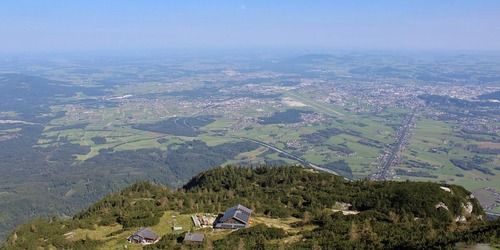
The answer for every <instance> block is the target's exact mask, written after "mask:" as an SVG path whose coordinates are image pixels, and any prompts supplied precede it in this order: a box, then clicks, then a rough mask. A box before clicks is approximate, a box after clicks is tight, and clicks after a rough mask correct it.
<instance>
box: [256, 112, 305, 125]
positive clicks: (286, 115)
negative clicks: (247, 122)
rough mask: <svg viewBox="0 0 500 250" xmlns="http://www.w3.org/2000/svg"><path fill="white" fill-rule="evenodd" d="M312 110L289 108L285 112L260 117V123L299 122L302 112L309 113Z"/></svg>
mask: <svg viewBox="0 0 500 250" xmlns="http://www.w3.org/2000/svg"><path fill="white" fill-rule="evenodd" d="M309 113H312V112H311V111H305V110H300V109H287V110H285V111H283V112H276V113H274V114H273V115H272V116H270V117H259V120H260V121H259V123H260V124H264V125H267V124H281V123H285V124H286V123H297V122H301V121H302V114H309Z"/></svg>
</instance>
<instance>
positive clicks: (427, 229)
mask: <svg viewBox="0 0 500 250" xmlns="http://www.w3.org/2000/svg"><path fill="white" fill-rule="evenodd" d="M447 187H448V188H449V189H450V191H451V192H447V191H445V190H443V189H441V185H439V184H435V183H423V182H391V181H387V182H375V181H369V180H360V181H352V182H349V181H345V180H344V179H343V178H341V177H338V176H334V175H330V174H326V173H317V172H313V171H311V170H307V169H303V168H301V167H296V166H291V167H273V168H271V167H257V168H243V167H232V166H228V167H222V168H217V169H213V170H209V171H207V172H204V173H202V174H199V175H198V176H196V177H194V178H193V179H192V180H191V181H189V182H188V183H187V184H186V185H185V186H184V187H183V188H182V189H179V190H171V189H168V188H166V187H163V186H160V185H155V184H152V183H149V182H138V183H136V184H134V185H132V186H130V187H128V188H126V189H124V190H122V191H121V192H119V193H115V194H111V195H109V196H107V197H105V198H104V199H102V200H100V201H99V202H97V203H95V204H94V205H92V206H91V207H89V208H88V209H87V210H85V211H83V212H81V213H79V214H77V215H75V216H74V218H73V219H72V220H51V221H44V220H37V221H34V222H33V223H31V224H27V225H23V226H21V227H19V228H18V229H17V230H16V232H15V233H14V234H12V235H11V236H10V237H9V239H8V241H7V243H6V245H5V247H6V248H7V249H17V248H28V246H32V245H37V244H39V245H40V246H51V245H53V246H55V245H58V246H63V248H70V249H71V248H74V249H76V248H77V247H78V246H80V245H77V244H83V245H84V246H89V248H92V247H93V246H97V245H98V244H100V243H102V242H96V241H90V240H85V241H79V242H75V243H70V242H69V241H66V240H65V239H64V237H63V235H64V234H65V233H67V232H69V231H71V230H72V229H75V228H93V227H96V226H97V225H110V224H115V223H120V224H122V225H123V226H124V227H125V228H127V227H139V226H148V225H154V224H156V223H158V219H159V218H160V216H161V215H162V212H163V211H166V210H176V211H179V212H181V213H192V212H223V211H224V210H225V209H226V208H227V207H229V206H233V205H234V204H236V203H241V204H244V205H246V206H248V207H250V208H252V209H253V210H254V211H255V213H256V214H260V215H267V216H270V217H275V218H284V217H289V216H294V217H297V218H301V222H299V223H296V224H295V225H293V226H294V227H297V229H300V228H304V226H311V228H312V229H311V230H306V231H300V230H299V231H300V232H296V231H293V232H285V231H283V230H282V229H276V228H268V227H265V226H263V225H256V226H254V227H251V228H248V229H245V230H239V231H236V232H233V233H231V234H229V235H228V236H226V237H224V238H223V239H220V240H215V241H214V242H211V241H209V240H208V241H207V242H206V243H205V245H204V246H200V247H207V246H206V244H210V247H212V248H213V249H234V248H235V247H238V248H240V249H278V248H279V247H280V246H281V245H283V242H285V241H284V240H285V239H288V240H287V242H288V246H287V247H288V248H290V249H311V248H315V247H319V248H318V249H429V248H449V247H451V246H453V245H454V244H455V243H457V242H469V243H473V242H490V243H498V239H499V238H498V231H499V229H500V227H499V222H498V221H496V222H491V223H488V222H484V221H482V220H479V218H478V217H479V216H484V213H483V211H482V209H481V207H480V206H479V204H478V203H477V200H476V199H474V198H471V197H470V193H469V192H468V191H467V190H465V189H463V188H462V187H460V186H455V185H447ZM338 202H347V203H350V204H352V209H354V210H358V211H360V213H359V214H357V215H342V214H341V213H339V212H336V210H334V209H335V208H337V207H338ZM439 202H442V203H444V204H446V206H447V209H444V208H436V207H435V205H436V204H438V203H439ZM467 202H470V203H471V204H472V206H473V211H472V213H471V214H466V213H465V211H464V207H463V206H464V204H466V203H467ZM459 215H465V216H466V217H467V219H468V222H467V223H456V222H455V218H456V216H459ZM33 227H34V229H33ZM41 228H43V230H39V229H41ZM181 242H182V236H178V235H166V236H164V237H163V239H162V240H161V241H160V242H159V243H158V245H155V246H151V247H149V249H161V248H162V247H167V246H168V247H171V249H175V248H177V247H179V248H180V247H181V244H182V243H181ZM64 244H66V245H64ZM68 244H75V245H74V246H73V245H68Z"/></svg>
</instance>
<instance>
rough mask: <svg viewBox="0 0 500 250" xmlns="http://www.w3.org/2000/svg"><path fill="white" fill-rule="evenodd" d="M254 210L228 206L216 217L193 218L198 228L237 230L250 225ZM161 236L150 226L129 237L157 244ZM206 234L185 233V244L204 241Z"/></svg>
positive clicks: (134, 241)
mask: <svg viewBox="0 0 500 250" xmlns="http://www.w3.org/2000/svg"><path fill="white" fill-rule="evenodd" d="M251 215H252V210H251V209H249V208H247V207H245V206H243V205H240V204H238V205H236V206H234V207H231V208H228V209H227V210H226V211H225V212H224V213H223V214H219V215H218V216H217V217H214V216H212V215H210V214H205V215H193V216H191V219H192V221H193V224H194V226H195V227H196V228H213V229H220V230H224V229H230V230H237V229H241V228H246V227H248V226H249V225H250V224H251V223H250V217H251ZM160 239H161V237H160V236H159V235H158V234H157V233H155V232H154V231H153V230H151V229H149V228H140V229H139V230H138V231H137V232H135V233H134V234H132V235H131V236H129V237H128V238H127V240H128V241H129V242H130V243H136V244H143V245H149V244H155V243H157V242H158V241H159V240H160ZM204 240H205V234H204V233H202V232H187V233H186V234H185V235H184V243H185V244H198V243H203V241H204Z"/></svg>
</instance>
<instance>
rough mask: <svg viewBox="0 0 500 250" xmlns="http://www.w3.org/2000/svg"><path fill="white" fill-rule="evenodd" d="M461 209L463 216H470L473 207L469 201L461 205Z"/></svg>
mask: <svg viewBox="0 0 500 250" xmlns="http://www.w3.org/2000/svg"><path fill="white" fill-rule="evenodd" d="M462 209H463V213H464V216H471V214H472V210H474V206H473V205H472V203H471V202H470V201H468V202H467V203H466V204H465V205H464V204H463V203H462Z"/></svg>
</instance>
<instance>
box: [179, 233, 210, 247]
mask: <svg viewBox="0 0 500 250" xmlns="http://www.w3.org/2000/svg"><path fill="white" fill-rule="evenodd" d="M203 240H205V235H204V234H202V233H186V235H185V236H184V241H183V243H184V244H187V245H192V244H194V245H196V244H202V243H203Z"/></svg>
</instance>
